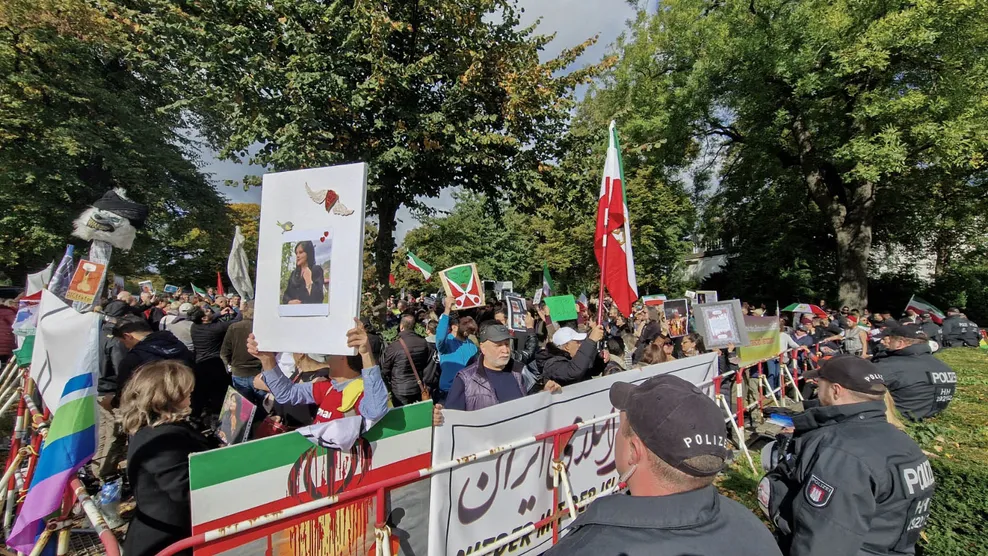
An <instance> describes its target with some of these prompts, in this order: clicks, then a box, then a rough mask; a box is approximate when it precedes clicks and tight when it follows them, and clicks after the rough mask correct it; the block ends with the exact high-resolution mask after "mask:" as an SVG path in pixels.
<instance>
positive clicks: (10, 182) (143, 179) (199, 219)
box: [0, 0, 227, 281]
mask: <svg viewBox="0 0 988 556" xmlns="http://www.w3.org/2000/svg"><path fill="white" fill-rule="evenodd" d="M112 6H113V5H112V4H106V5H102V8H97V7H95V6H94V5H93V4H92V3H90V2H87V1H85V0H5V1H4V2H3V3H0V76H2V77H0V205H2V206H3V207H4V214H3V216H2V217H0V242H2V244H3V245H4V249H3V250H0V273H2V274H5V275H6V276H7V277H9V278H11V279H17V280H18V281H20V277H21V276H23V275H24V274H25V273H27V272H29V271H37V270H39V269H40V268H42V267H43V266H44V265H45V264H47V263H48V262H50V261H51V260H53V259H54V258H56V257H58V256H59V255H60V254H61V253H62V251H63V250H64V249H65V244H66V242H67V241H69V240H70V239H69V234H70V232H71V230H72V221H73V220H74V219H75V218H76V217H77V216H78V214H79V213H80V212H82V210H83V209H84V208H85V207H86V206H87V205H89V204H91V203H92V202H93V201H95V200H96V199H98V198H99V197H101V196H102V195H103V193H105V192H106V191H107V190H108V189H110V188H113V187H124V188H126V189H127V191H128V194H129V195H130V196H131V197H132V198H134V199H135V200H137V201H140V202H143V203H145V204H147V205H148V207H149V208H150V217H149V219H148V222H147V225H146V227H145V230H144V231H142V232H141V233H140V234H139V235H138V238H137V241H136V242H135V244H134V248H133V249H132V250H131V251H130V252H129V253H126V254H125V253H116V254H114V257H113V261H112V264H111V269H110V270H111V271H112V272H114V273H115V274H118V275H128V276H133V275H136V274H138V273H141V272H144V271H146V270H147V269H148V267H154V266H157V267H159V268H161V267H166V266H168V265H169V264H170V263H171V262H175V263H176V264H184V263H185V262H186V261H187V260H189V259H193V262H195V257H196V256H197V254H198V253H199V252H200V251H199V250H198V242H197V240H196V237H197V236H195V235H194V234H193V231H194V229H196V228H198V229H201V230H210V231H211V230H222V229H225V226H226V225H227V221H226V215H225V213H224V211H222V210H218V208H217V207H221V206H222V201H221V199H220V198H219V196H218V195H217V193H216V191H215V190H214V189H213V188H212V186H211V185H210V184H209V183H208V182H207V180H206V179H205V177H204V176H203V175H202V173H201V172H199V170H198V168H197V167H196V165H195V160H194V158H192V157H190V156H189V155H188V153H186V152H185V149H184V146H185V145H186V144H187V141H186V140H185V138H184V137H183V136H182V135H180V134H177V133H176V132H175V131H174V130H176V129H179V128H181V127H183V120H182V118H181V116H180V115H175V114H164V113H162V112H161V111H159V108H161V107H163V106H165V105H167V104H171V103H172V102H173V101H174V99H173V98H172V97H170V96H168V95H167V94H166V93H165V92H164V91H163V89H162V88H161V87H159V86H158V84H157V82H156V81H155V77H156V76H155V74H154V73H153V72H150V71H148V72H143V73H141V74H138V73H137V72H135V70H134V68H133V67H132V66H131V65H130V64H129V63H128V61H127V58H128V56H129V55H131V54H133V53H134V52H135V50H134V47H133V45H132V44H131V43H130V39H129V37H130V34H131V33H132V32H133V27H134V23H133V22H132V21H131V20H129V19H127V18H126V17H124V16H120V14H117V13H116V12H114V11H113V9H112ZM104 10H105V11H104ZM73 241H74V242H75V243H77V245H78V246H79V247H80V248H82V247H84V246H83V245H82V243H83V242H82V241H81V240H73Z"/></svg>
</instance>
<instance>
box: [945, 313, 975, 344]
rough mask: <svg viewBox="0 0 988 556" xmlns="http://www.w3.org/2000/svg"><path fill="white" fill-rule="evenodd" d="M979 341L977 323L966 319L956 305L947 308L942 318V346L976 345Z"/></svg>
mask: <svg viewBox="0 0 988 556" xmlns="http://www.w3.org/2000/svg"><path fill="white" fill-rule="evenodd" d="M980 341H981V334H980V333H979V332H978V325H977V324H974V323H973V322H971V321H970V320H968V319H967V317H965V316H964V315H963V314H961V312H960V310H958V309H957V307H951V308H950V309H947V318H945V319H943V345H944V347H960V346H967V347H978V343H979V342H980Z"/></svg>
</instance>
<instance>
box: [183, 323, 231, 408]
mask: <svg viewBox="0 0 988 556" xmlns="http://www.w3.org/2000/svg"><path fill="white" fill-rule="evenodd" d="M215 317H216V313H213V311H212V310H210V309H208V308H206V309H203V308H201V307H194V308H193V309H192V310H191V311H189V320H191V321H192V326H191V327H190V328H189V334H190V335H191V336H192V345H193V346H194V347H195V357H196V362H195V366H194V367H193V368H194V369H195V372H196V390H195V392H193V395H192V415H193V417H194V418H197V417H199V416H200V415H201V414H202V413H203V412H204V411H205V412H206V414H208V415H219V413H220V409H221V408H222V405H223V399H224V398H225V397H226V389H227V387H229V386H230V383H231V382H230V375H228V374H227V372H226V365H224V364H223V359H222V358H221V357H220V350H221V349H222V348H223V340H224V338H226V331H227V329H229V328H230V325H231V324H233V322H232V321H216V320H214V318H215Z"/></svg>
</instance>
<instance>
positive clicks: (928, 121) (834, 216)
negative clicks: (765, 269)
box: [586, 0, 988, 306]
mask: <svg viewBox="0 0 988 556" xmlns="http://www.w3.org/2000/svg"><path fill="white" fill-rule="evenodd" d="M641 5H642V10H641V12H640V13H639V16H638V18H637V20H636V21H635V22H634V23H633V24H632V27H631V29H630V30H629V32H628V34H627V35H626V36H625V37H623V38H622V39H621V40H619V41H618V44H617V46H616V52H617V53H618V54H619V55H620V61H619V63H617V64H616V65H615V66H614V67H613V69H612V70H610V71H609V72H608V73H607V75H606V78H605V80H604V81H603V82H602V84H601V85H600V86H599V87H596V88H594V89H592V90H591V93H590V95H589V98H588V101H587V103H588V108H587V109H586V112H587V113H590V114H599V115H601V116H603V117H604V118H606V117H616V118H618V119H619V120H620V122H621V124H622V130H623V131H625V132H626V133H627V134H629V135H630V136H632V137H640V140H639V142H640V144H641V145H642V150H643V153H642V156H643V157H644V158H645V159H647V160H650V161H652V164H653V165H655V166H656V167H662V168H670V169H672V170H676V169H679V170H683V169H687V168H691V169H695V168H697V167H698V166H699V167H701V168H703V167H714V168H717V171H716V173H717V174H718V177H719V179H720V186H721V188H722V190H724V191H725V192H726V193H725V194H726V195H727V196H728V197H730V198H732V199H735V200H738V201H740V203H739V202H728V203H721V207H722V209H723V217H724V219H725V220H726V221H737V220H741V219H742V218H744V217H745V216H746V215H745V214H744V211H746V210H747V208H746V207H745V206H744V204H745V203H747V202H751V201H753V200H756V199H760V198H761V197H763V196H766V195H774V196H776V197H780V198H784V197H792V198H793V199H794V200H795V202H794V203H793V204H792V205H791V206H790V207H789V211H788V212H790V213H799V212H806V210H807V207H808V205H810V203H812V204H813V205H815V207H816V210H818V211H819V217H816V218H820V219H822V221H823V224H824V227H823V228H822V230H825V231H827V232H829V235H830V238H829V240H828V241H825V242H820V243H818V244H817V245H816V246H815V247H816V249H815V250H812V251H808V252H806V253H805V254H806V255H809V254H811V253H818V252H821V251H823V250H824V249H826V250H828V251H830V253H831V254H832V255H831V256H832V257H833V262H834V270H836V276H837V278H838V280H839V284H840V287H839V290H838V294H839V296H840V298H841V299H842V302H844V303H847V304H850V305H854V306H864V305H865V304H866V302H867V289H866V288H867V279H868V263H869V254H870V252H871V246H872V241H873V233H874V228H875V226H876V216H878V215H882V216H883V218H891V220H887V222H888V225H889V228H890V227H891V226H893V225H894V224H897V223H899V222H898V221H899V220H904V213H903V211H904V210H907V209H908V210H909V211H911V213H908V212H907V213H905V214H917V211H918V210H920V209H919V208H918V204H919V203H918V202H909V201H903V199H905V198H907V197H915V195H911V193H912V192H914V191H916V189H917V188H918V187H925V185H926V184H928V183H929V182H930V181H931V180H933V179H941V178H943V181H944V182H945V183H949V184H951V185H950V187H953V188H955V189H956V184H960V183H964V184H970V186H971V193H972V194H975V195H977V194H980V195H982V196H983V195H984V187H983V184H982V185H981V186H980V189H978V188H977V187H976V186H977V185H978V183H979V182H977V181H971V180H967V179H966V178H965V177H968V176H972V174H980V175H983V174H984V152H985V150H986V145H988V133H986V131H985V130H986V129H988V127H986V125H985V124H986V123H988V102H986V99H988V81H986V80H985V79H984V75H985V73H986V70H988V54H986V53H988V48H986V46H988V29H986V27H985V26H984V25H983V24H982V23H983V22H984V21H985V20H986V18H988V4H985V3H984V2H972V1H970V0H951V1H946V2H931V1H921V2H914V1H906V0H901V1H895V2H885V1H882V2H879V1H870V0H869V1H863V2H860V1H851V0H839V1H829V0H827V1H824V0H810V1H803V2H790V1H788V0H767V1H761V2H757V3H751V2H748V1H747V0H726V1H723V2H717V3H710V2H708V1H706V0H670V1H667V2H663V3H662V7H661V9H659V10H658V11H657V12H655V13H653V14H649V13H646V11H645V9H644V7H645V5H646V3H644V2H643V3H642V4H641ZM599 117H600V116H598V118H599ZM601 119H602V118H601ZM711 159H712V160H713V161H714V164H711V163H710V160H711ZM701 173H703V172H701ZM703 183H705V182H703V181H701V184H703ZM780 190H788V191H785V192H783V191H780ZM919 198H920V199H922V196H919ZM917 201H918V200H917ZM771 204H772V202H769V205H771ZM924 208H925V209H927V210H928V208H929V206H928V203H927V206H926V207H924ZM779 223H781V222H780V219H778V218H772V219H771V221H770V224H779ZM749 225H751V226H753V225H755V224H754V223H752V224H749ZM811 227H813V228H815V226H811ZM810 231H811V232H813V233H815V232H817V229H812V230H810ZM888 235H889V236H894V235H895V234H891V233H890V234H888ZM901 235H904V234H900V237H901ZM749 252H750V251H749ZM793 282H794V283H793V284H792V286H791V287H795V286H797V285H798V280H793Z"/></svg>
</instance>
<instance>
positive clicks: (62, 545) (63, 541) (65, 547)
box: [55, 529, 72, 556]
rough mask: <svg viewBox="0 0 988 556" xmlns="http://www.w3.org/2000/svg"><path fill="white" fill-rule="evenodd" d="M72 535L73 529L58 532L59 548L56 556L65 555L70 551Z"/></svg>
mask: <svg viewBox="0 0 988 556" xmlns="http://www.w3.org/2000/svg"><path fill="white" fill-rule="evenodd" d="M71 537H72V530H71V529H62V530H61V531H59V532H58V550H57V551H56V552H55V554H56V556H65V555H66V554H68V553H69V539H70V538H71Z"/></svg>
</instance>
